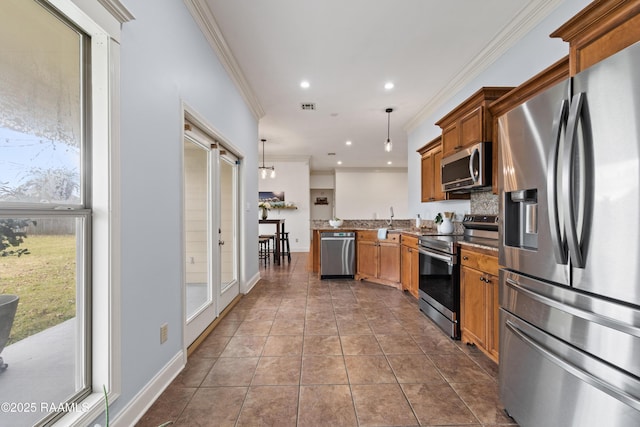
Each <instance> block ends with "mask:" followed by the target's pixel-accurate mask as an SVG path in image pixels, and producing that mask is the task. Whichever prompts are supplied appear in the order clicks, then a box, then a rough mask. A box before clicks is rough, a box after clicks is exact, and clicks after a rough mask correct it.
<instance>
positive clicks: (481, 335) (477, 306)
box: [460, 267, 487, 348]
mask: <svg viewBox="0 0 640 427" xmlns="http://www.w3.org/2000/svg"><path fill="white" fill-rule="evenodd" d="M483 275H484V273H482V272H480V271H478V270H474V269H472V268H469V267H462V269H461V274H460V276H461V280H460V312H461V313H460V315H461V319H460V322H461V325H460V327H461V328H462V331H463V335H464V336H465V338H467V339H468V340H469V341H471V342H474V343H475V344H476V345H478V346H480V347H483V348H487V345H486V343H487V324H486V318H487V314H486V300H485V297H486V290H485V287H486V286H485V282H484V281H482V280H480V279H481V278H482V277H483Z"/></svg>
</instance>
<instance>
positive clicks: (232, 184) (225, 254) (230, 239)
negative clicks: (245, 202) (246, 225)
mask: <svg viewBox="0 0 640 427" xmlns="http://www.w3.org/2000/svg"><path fill="white" fill-rule="evenodd" d="M236 170H237V165H236V164H235V162H234V161H232V160H230V159H227V158H222V159H221V160H220V239H221V240H222V241H224V244H223V245H221V246H220V273H221V282H222V283H221V286H222V291H223V292H224V290H225V289H226V288H227V287H229V286H231V285H233V284H234V283H235V281H236V280H237V267H236V265H237V264H236V263H237V256H236V254H237V247H236V245H237V242H236V239H235V235H236V204H237V203H236V194H237V192H236Z"/></svg>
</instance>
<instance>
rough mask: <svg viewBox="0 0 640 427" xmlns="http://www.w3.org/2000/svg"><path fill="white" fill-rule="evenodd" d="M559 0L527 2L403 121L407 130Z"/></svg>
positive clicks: (412, 127)
mask: <svg viewBox="0 0 640 427" xmlns="http://www.w3.org/2000/svg"><path fill="white" fill-rule="evenodd" d="M560 3H562V0H544V1H530V2H529V3H528V4H527V6H525V7H523V8H522V9H521V10H520V12H518V14H517V15H516V17H515V18H514V19H513V20H511V21H510V22H509V24H508V25H506V26H505V27H504V28H503V29H502V31H500V32H499V33H498V34H497V35H496V36H495V37H494V38H493V39H492V40H491V42H490V43H489V44H488V45H487V46H486V47H485V48H484V49H483V50H482V51H481V52H480V53H479V54H478V55H476V57H475V58H474V59H473V60H471V61H470V62H469V63H468V64H467V65H466V66H465V67H464V68H463V69H462V70H461V71H460V72H459V73H458V74H456V75H455V76H454V77H453V78H452V79H451V80H450V81H449V83H448V84H447V85H446V86H444V87H443V88H442V89H440V90H439V91H438V93H436V95H435V96H434V97H433V98H431V99H430V100H429V102H428V103H427V104H425V105H424V106H423V107H422V108H421V109H420V111H419V112H418V114H416V115H415V116H414V117H413V118H412V119H411V120H409V121H408V122H407V123H406V124H405V126H404V130H405V131H406V132H407V133H409V132H411V131H413V130H414V129H415V128H417V127H418V126H419V125H420V124H422V122H424V121H425V120H426V119H427V118H429V116H431V114H433V113H434V112H435V111H436V110H437V109H438V108H439V107H440V106H442V105H443V104H444V103H445V102H446V101H447V100H448V99H449V98H451V94H456V93H458V92H459V91H460V90H462V89H463V88H464V86H465V85H467V84H468V83H469V82H471V81H472V80H473V79H474V78H475V77H477V76H478V75H480V73H482V72H483V71H484V70H486V69H487V68H488V67H489V66H490V65H491V64H493V63H494V62H495V61H496V60H497V59H498V58H500V57H501V56H502V55H503V54H504V53H505V52H507V50H509V49H510V48H511V47H513V46H514V45H515V44H516V42H517V41H518V40H520V39H521V38H522V37H523V36H525V35H526V34H527V33H529V32H530V31H531V30H532V29H533V28H534V27H535V26H536V25H538V24H539V23H540V21H541V20H542V19H544V18H546V17H547V16H548V15H549V14H550V13H551V11H552V10H553V9H555V8H556V7H558V6H559V5H560Z"/></svg>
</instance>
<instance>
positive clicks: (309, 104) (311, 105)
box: [300, 102, 316, 110]
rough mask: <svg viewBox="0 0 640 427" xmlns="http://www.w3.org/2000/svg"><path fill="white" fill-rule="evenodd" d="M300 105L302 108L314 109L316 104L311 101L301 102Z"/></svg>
mask: <svg viewBox="0 0 640 427" xmlns="http://www.w3.org/2000/svg"><path fill="white" fill-rule="evenodd" d="M300 107H301V108H302V109H303V110H315V109H316V104H314V103H313V102H303V103H302V104H300Z"/></svg>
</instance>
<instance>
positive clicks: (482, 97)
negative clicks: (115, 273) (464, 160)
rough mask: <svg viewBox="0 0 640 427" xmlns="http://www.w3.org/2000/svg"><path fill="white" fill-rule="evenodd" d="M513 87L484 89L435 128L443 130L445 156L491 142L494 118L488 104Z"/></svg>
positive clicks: (440, 121) (443, 154)
mask: <svg viewBox="0 0 640 427" xmlns="http://www.w3.org/2000/svg"><path fill="white" fill-rule="evenodd" d="M511 89H513V88H512V87H483V88H481V89H480V90H478V91H477V92H476V93H474V94H473V95H471V96H470V97H469V98H468V99H467V100H466V101H464V102H463V103H462V104H460V105H459V106H458V107H456V108H455V109H454V110H453V111H451V112H450V113H449V114H447V115H446V116H444V117H443V118H442V119H440V120H439V121H438V122H437V123H436V125H438V126H440V128H441V129H442V156H443V157H446V156H448V155H450V154H454V153H455V152H457V151H459V150H461V149H463V148H465V147H468V146H470V145H473V144H476V143H478V142H488V141H492V134H493V126H492V123H493V118H492V115H491V112H490V111H489V108H488V107H489V104H490V103H491V102H492V101H495V100H496V99H498V98H500V97H501V96H502V95H504V94H505V93H507V92H509V91H510V90H511Z"/></svg>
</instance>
